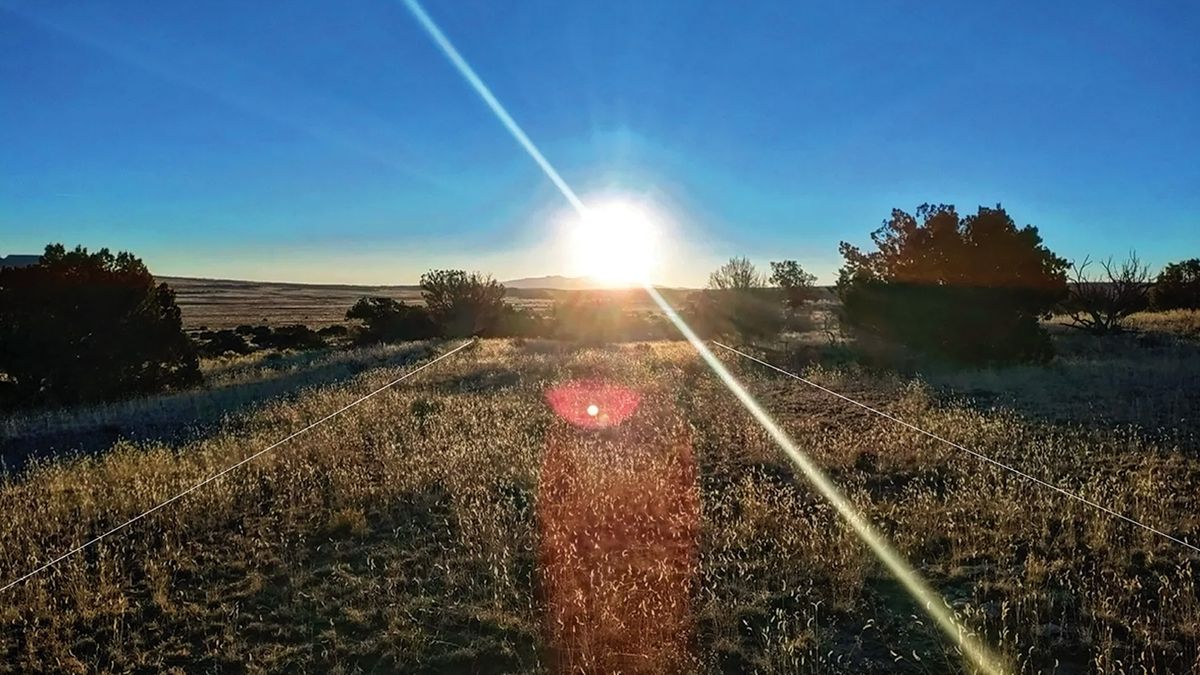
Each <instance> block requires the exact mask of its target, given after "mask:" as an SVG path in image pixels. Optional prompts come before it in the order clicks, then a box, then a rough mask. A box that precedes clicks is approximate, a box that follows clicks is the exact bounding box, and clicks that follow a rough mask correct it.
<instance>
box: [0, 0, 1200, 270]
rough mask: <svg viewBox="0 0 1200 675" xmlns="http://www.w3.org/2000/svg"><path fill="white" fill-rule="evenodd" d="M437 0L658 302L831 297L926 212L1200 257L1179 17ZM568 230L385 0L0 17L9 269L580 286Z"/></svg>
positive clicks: (524, 166) (1094, 6) (1070, 8)
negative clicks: (724, 263)
mask: <svg viewBox="0 0 1200 675" xmlns="http://www.w3.org/2000/svg"><path fill="white" fill-rule="evenodd" d="M743 5H747V6H743ZM425 7H426V9H427V11H428V12H429V13H430V14H431V15H432V16H433V18H434V19H435V20H437V21H438V22H439V24H440V25H441V27H442V29H443V30H444V31H445V32H446V34H447V35H448V36H449V37H450V39H451V40H453V41H454V42H455V44H456V45H457V47H458V49H459V50H460V51H461V52H462V53H463V55H464V56H465V57H466V58H467V59H468V60H469V61H470V62H471V63H472V65H473V66H474V67H475V69H476V71H478V73H479V74H480V75H481V76H482V77H483V78H484V80H486V81H487V83H488V85H489V86H490V87H491V88H492V90H493V91H494V92H495V94H496V95H497V96H498V97H499V98H500V100H501V101H503V102H504V104H505V105H506V106H507V108H508V109H509V111H510V112H511V114H512V115H513V116H514V117H515V118H516V119H517V121H518V122H519V123H520V124H521V125H522V126H523V127H524V128H525V130H526V131H527V132H528V134H529V135H530V136H531V137H532V138H533V140H534V141H535V142H536V143H537V144H538V145H539V146H540V147H541V149H542V151H543V152H544V153H545V155H546V156H547V157H548V158H549V159H550V161H551V162H553V163H554V164H555V165H556V166H557V168H558V169H559V170H560V172H561V173H562V174H563V176H564V178H565V179H566V180H567V181H568V182H569V183H571V184H572V185H573V186H574V187H575V188H576V190H577V191H578V192H579V193H580V194H581V195H583V197H584V199H585V200H591V199H599V198H601V197H611V196H621V195H628V196H629V197H630V198H634V199H638V200H641V201H644V202H647V203H650V204H652V205H653V206H654V212H655V213H656V214H658V215H659V216H660V217H661V219H662V220H663V221H664V225H663V226H664V228H666V229H667V230H668V232H669V235H670V236H669V242H670V244H669V245H668V246H666V247H664V250H663V257H664V259H665V261H664V264H663V266H662V269H661V271H660V273H659V278H658V281H660V282H662V283H668V284H678V285H699V284H702V283H703V282H704V279H705V278H706V276H707V272H708V271H709V270H710V269H711V268H712V267H714V266H715V265H717V264H719V262H720V261H721V260H722V259H724V258H726V257H728V256H730V255H747V256H750V257H751V258H752V259H754V260H755V261H757V262H759V263H761V264H762V265H763V266H765V264H766V262H767V260H770V259H781V258H795V259H798V260H800V261H801V263H802V264H805V265H806V266H807V267H809V268H811V269H812V270H813V271H815V272H817V273H818V275H819V276H820V277H821V279H822V281H832V279H833V276H834V273H835V270H836V268H837V267H838V266H839V258H838V255H837V245H838V242H839V241H841V240H850V241H852V242H855V243H863V242H865V241H866V240H867V236H868V234H869V233H870V231H871V230H873V229H874V228H875V227H877V226H878V225H879V223H880V222H881V221H882V220H883V219H884V218H885V217H886V216H887V215H888V213H889V211H890V209H891V208H893V207H900V208H905V209H912V208H915V207H916V206H917V205H918V204H920V203H921V202H924V201H937V202H948V203H954V204H956V205H958V206H959V208H960V210H973V209H974V208H975V207H976V206H978V205H979V204H987V205H991V204H994V203H996V202H1002V203H1003V204H1004V205H1005V206H1006V207H1007V208H1008V209H1009V211H1010V213H1011V214H1012V215H1013V216H1014V218H1015V219H1016V220H1017V221H1018V222H1019V223H1022V224H1024V223H1032V224H1034V225H1037V226H1038V227H1040V228H1041V230H1042V233H1043V236H1044V237H1045V239H1046V240H1047V242H1048V244H1049V245H1050V246H1051V247H1052V248H1053V249H1055V250H1056V251H1057V252H1058V253H1060V254H1061V255H1064V256H1066V257H1069V258H1077V257H1082V256H1084V255H1088V254H1090V255H1092V256H1093V257H1097V256H1100V257H1103V256H1107V255H1117V256H1119V255H1122V254H1124V253H1125V252H1127V251H1128V250H1129V249H1131V248H1136V249H1137V250H1138V252H1139V253H1140V254H1142V256H1143V257H1144V258H1146V259H1147V260H1149V261H1150V262H1151V263H1152V264H1154V265H1160V264H1162V263H1164V262H1167V261H1169V260H1174V259H1179V258H1182V257H1192V256H1200V41H1197V40H1196V37H1195V36H1196V35H1198V34H1200V5H1196V4H1195V3H1189V2H1178V3H1158V2H1138V3H1107V2H1078V3H1072V2H1054V3H1042V2H1038V3H1015V2H997V3H961V2H954V3H949V2H947V3H936V2H934V3H899V2H864V3H799V2H781V3H715V2H714V3H703V4H702V3H698V2H677V3H676V2H666V1H663V2H623V1H617V2H613V1H605V2H589V3H571V2H559V1H555V2H542V1H536V2H535V1H529V2H521V3H500V2H467V1H461V0H460V1H454V2H449V1H440V0H428V2H426V3H425ZM567 214H568V211H567V206H566V204H565V202H564V201H563V199H562V197H561V196H560V195H558V193H557V192H556V191H555V189H554V187H553V186H552V185H551V184H550V183H549V181H548V180H547V179H546V178H545V177H544V176H543V175H542V174H541V172H540V170H539V169H538V168H537V166H536V165H535V164H534V163H533V162H532V161H531V160H530V159H529V157H528V156H526V155H525V154H524V153H523V151H522V150H521V149H520V148H519V147H518V146H517V145H516V143H515V142H514V141H513V140H512V138H511V137H510V136H509V135H508V134H507V132H506V131H505V130H504V128H503V127H502V126H501V125H500V124H499V123H498V122H497V120H496V119H495V118H494V117H493V116H492V114H491V113H490V112H489V111H488V110H487V108H486V107H485V106H484V105H483V103H482V102H481V101H480V100H479V99H478V97H477V96H476V95H475V93H474V92H473V91H472V90H471V89H470V88H469V87H468V86H467V85H466V83H465V82H464V81H463V80H462V78H461V77H460V76H459V75H458V74H457V72H456V71H455V70H454V69H453V68H452V66H451V65H450V64H449V63H448V62H447V61H446V59H445V58H444V57H443V56H442V54H441V53H440V52H439V51H437V49H436V48H435V47H434V45H433V44H432V42H431V41H430V39H429V38H428V36H427V35H425V34H424V33H423V32H422V31H421V29H420V27H419V26H418V25H417V23H416V22H415V21H414V20H413V18H412V17H411V16H410V15H409V14H408V13H407V11H406V10H405V8H404V7H403V5H401V4H400V3H398V2H394V1H390V0H362V1H361V2H353V3H327V2H289V3H246V2H222V1H211V0H210V1H206V2H188V3H165V2H164V3H142V2H137V3H133V2H130V3H125V2H43V1H40V0H39V1H37V2H7V1H5V0H0V255H2V254H4V253H27V252H37V251H40V249H41V248H42V246H43V245H44V244H45V243H46V242H48V241H62V242H64V243H66V244H75V243H82V244H84V245H87V246H90V247H100V246H109V247H111V248H122V249H129V250H132V251H134V252H136V253H138V254H139V255H141V256H142V257H143V258H144V259H145V260H146V261H147V263H148V264H150V266H151V269H152V270H154V271H155V272H158V273H161V274H174V275H189V276H213V277H230V278H243V279H275V280H293V281H313V282H325V281H330V282H364V283H410V282H412V281H414V280H415V279H416V278H417V277H418V276H419V274H420V273H421V271H423V270H425V269H427V268H430V267H446V266H451V267H462V268H467V269H479V270H482V271H487V272H491V273H493V274H495V275H496V276H497V277H499V278H502V279H504V278H512V277H517V276H536V275H542V274H557V273H568V272H569V271H570V270H569V269H567V268H566V265H565V261H564V256H563V255H561V250H560V246H559V244H558V243H557V237H558V231H559V229H560V228H561V223H562V222H563V220H564V219H565V218H567Z"/></svg>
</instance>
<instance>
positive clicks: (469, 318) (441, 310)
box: [421, 270, 504, 338]
mask: <svg viewBox="0 0 1200 675" xmlns="http://www.w3.org/2000/svg"><path fill="white" fill-rule="evenodd" d="M421 297H422V298H423V299H424V300H425V307H426V309H427V310H428V311H429V316H430V318H431V319H432V320H433V323H434V324H435V325H436V326H437V327H438V330H439V332H440V333H441V334H442V336H443V337H451V338H453V337H467V336H470V335H482V334H485V333H487V332H489V331H491V330H493V328H494V326H495V324H496V322H497V320H499V318H500V316H501V314H502V313H503V311H504V286H503V285H501V284H500V283H497V282H496V281H495V280H493V279H492V278H491V277H488V276H483V275H480V274H479V273H471V274H467V273H466V272H464V271H462V270H431V271H429V272H426V273H425V274H422V275H421Z"/></svg>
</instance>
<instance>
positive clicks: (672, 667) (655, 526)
mask: <svg viewBox="0 0 1200 675" xmlns="http://www.w3.org/2000/svg"><path fill="white" fill-rule="evenodd" d="M546 400H547V402H548V403H549V404H550V406H551V407H552V408H553V409H554V410H555V412H556V413H557V414H558V416H559V417H560V418H561V421H555V422H554V423H552V424H551V428H550V429H549V431H548V433H547V438H546V450H545V453H544V454H543V457H542V468H541V472H540V476H539V481H538V498H537V512H538V530H539V535H540V536H539V539H540V542H539V551H538V579H539V594H540V596H541V598H542V600H543V602H544V603H545V607H546V631H547V644H548V646H549V647H550V650H551V653H550V665H551V670H553V671H555V672H561V673H579V672H596V673H608V672H625V673H639V672H689V671H694V670H696V669H697V668H698V664H696V663H694V661H693V659H692V654H691V653H690V649H689V645H690V644H691V642H692V623H693V619H692V606H691V593H692V589H693V586H694V584H695V577H696V573H697V569H698V537H699V531H700V526H699V520H700V490H699V485H698V483H697V479H696V467H695V461H694V459H693V457H692V448H691V440H690V437H689V434H688V427H687V424H686V423H685V422H684V420H683V417H682V415H681V414H680V413H679V411H677V410H675V408H674V406H673V405H672V403H671V401H672V399H671V398H670V397H669V396H663V395H656V394H653V393H649V392H648V393H645V394H639V393H638V392H635V391H633V390H631V389H629V388H626V387H622V386H618V385H613V384H607V383H601V382H596V381H576V382H570V383H567V384H564V385H561V386H558V387H554V388H553V389H552V390H550V391H549V392H547V395H546ZM604 428H607V429H608V431H606V432H605V433H595V432H594V430H596V429H604Z"/></svg>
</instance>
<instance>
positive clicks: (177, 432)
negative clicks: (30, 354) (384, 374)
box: [0, 343, 430, 469]
mask: <svg viewBox="0 0 1200 675" xmlns="http://www.w3.org/2000/svg"><path fill="white" fill-rule="evenodd" d="M429 349H430V348H429V345H428V344H426V343H406V344H399V345H378V346H373V347H364V348H358V349H350V350H344V351H332V352H330V351H306V352H285V353H279V352H256V353H254V354H250V355H247V356H237V357H230V358H217V359H206V360H204V361H203V362H202V363H201V370H202V371H203V372H204V376H205V385H204V386H203V387H201V388H197V389H190V390H185V391H180V392H175V393H171V394H166V395H160V396H151V397H145V398H136V399H129V400H125V401H117V402H114V403H103V404H95V405H88V406H80V407H75V408H69V409H51V410H41V411H29V412H21V413H18V414H15V415H11V416H8V417H3V418H0V458H2V462H0V466H7V468H9V469H19V468H20V467H21V466H23V465H24V463H25V462H26V461H28V459H30V458H36V457H44V456H48V455H56V454H62V453H64V452H84V453H87V452H94V451H97V450H103V449H107V448H108V447H109V446H111V445H112V444H113V443H114V442H116V441H118V440H127V441H128V440H133V441H139V442H141V441H155V440H181V439H185V438H190V437H195V436H198V435H203V434H205V433H207V432H211V430H212V428H213V427H214V426H216V425H218V424H219V423H220V422H221V421H222V420H223V419H224V418H226V417H227V416H230V415H232V414H234V413H237V412H239V411H243V410H246V409H248V408H252V407H254V406H257V405H261V404H263V403H265V402H267V401H271V400H274V399H279V398H281V397H288V396H296V395H298V394H302V393H303V392H304V391H305V390H307V389H311V388H313V387H320V386H325V385H329V384H333V383H337V382H342V381H345V380H348V379H350V378H352V377H354V376H355V375H356V374H358V373H361V372H363V371H364V370H368V369H370V368H379V367H383V366H395V365H399V364H405V363H409V362H412V361H414V360H417V359H420V358H423V357H424V356H425V355H426V354H427V353H428V352H429Z"/></svg>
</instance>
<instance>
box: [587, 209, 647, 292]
mask: <svg viewBox="0 0 1200 675" xmlns="http://www.w3.org/2000/svg"><path fill="white" fill-rule="evenodd" d="M571 235H572V236H571V254H572V257H573V258H574V261H573V263H574V269H575V273H576V274H580V275H583V276H586V277H590V278H591V279H593V280H595V281H597V282H599V283H601V284H604V285H606V286H623V285H636V284H641V283H644V282H646V281H648V280H649V277H650V274H651V272H653V270H654V267H655V265H656V263H657V262H658V255H657V254H658V230H657V228H656V226H655V223H654V222H653V221H652V220H651V219H650V217H649V215H648V214H647V212H646V210H645V209H643V208H641V207H639V206H637V205H636V204H633V203H630V202H624V201H613V202H606V203H602V204H599V205H597V206H595V207H589V208H588V212H587V215H586V216H584V217H582V218H579V219H578V220H577V221H576V222H575V223H574V224H573V226H572V230H571Z"/></svg>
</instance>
